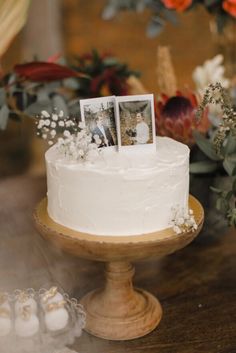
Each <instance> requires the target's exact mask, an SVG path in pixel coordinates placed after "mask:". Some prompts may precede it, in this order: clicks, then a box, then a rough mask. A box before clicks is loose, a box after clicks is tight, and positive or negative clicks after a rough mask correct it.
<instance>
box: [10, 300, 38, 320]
mask: <svg viewBox="0 0 236 353" xmlns="http://www.w3.org/2000/svg"><path fill="white" fill-rule="evenodd" d="M24 306H29V307H30V310H31V313H32V314H37V311H38V306H37V302H36V301H35V300H34V299H33V298H28V299H27V300H25V301H24V302H21V301H19V300H17V301H16V303H15V313H16V316H18V315H20V314H21V311H22V308H23V307H24Z"/></svg>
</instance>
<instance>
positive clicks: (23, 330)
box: [15, 314, 39, 337]
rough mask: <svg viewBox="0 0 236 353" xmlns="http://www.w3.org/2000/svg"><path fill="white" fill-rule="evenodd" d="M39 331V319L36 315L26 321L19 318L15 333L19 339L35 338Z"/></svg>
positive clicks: (16, 321)
mask: <svg viewBox="0 0 236 353" xmlns="http://www.w3.org/2000/svg"><path fill="white" fill-rule="evenodd" d="M38 330H39V319H38V317H37V316H36V315H34V314H33V315H31V316H30V318H29V319H27V320H25V319H23V318H22V317H21V316H18V317H17V318H16V320H15V332H16V334H17V336H19V337H31V336H34V335H35V334H36V333H37V332H38Z"/></svg>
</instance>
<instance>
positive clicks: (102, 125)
mask: <svg viewBox="0 0 236 353" xmlns="http://www.w3.org/2000/svg"><path fill="white" fill-rule="evenodd" d="M80 110H81V120H82V121H83V122H84V123H85V125H86V126H87V128H88V130H89V131H90V132H91V134H92V141H93V142H96V143H97V144H98V146H99V147H108V146H115V145H117V131H116V121H115V97H113V96H110V97H102V98H91V99H81V100H80Z"/></svg>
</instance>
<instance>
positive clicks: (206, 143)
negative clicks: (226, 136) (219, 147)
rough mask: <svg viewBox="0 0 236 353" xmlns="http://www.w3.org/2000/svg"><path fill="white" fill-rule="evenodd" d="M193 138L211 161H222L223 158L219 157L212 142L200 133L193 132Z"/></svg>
mask: <svg viewBox="0 0 236 353" xmlns="http://www.w3.org/2000/svg"><path fill="white" fill-rule="evenodd" d="M193 136H194V139H195V141H196V144H197V145H198V147H199V148H200V150H201V151H202V152H203V153H204V154H205V155H206V156H207V157H209V158H210V159H211V160H213V161H220V160H221V157H219V156H218V155H217V153H216V152H215V150H214V147H213V145H212V142H211V141H210V140H209V139H207V138H206V137H204V136H203V135H202V134H201V133H200V132H199V131H197V130H195V131H193Z"/></svg>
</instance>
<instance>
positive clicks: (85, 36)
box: [0, 0, 219, 178]
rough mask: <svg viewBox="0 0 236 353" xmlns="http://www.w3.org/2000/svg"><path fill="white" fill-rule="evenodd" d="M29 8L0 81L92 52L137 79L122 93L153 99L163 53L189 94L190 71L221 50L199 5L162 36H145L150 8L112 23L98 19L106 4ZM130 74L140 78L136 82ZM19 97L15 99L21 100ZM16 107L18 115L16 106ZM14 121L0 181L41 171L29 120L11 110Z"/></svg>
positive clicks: (43, 3) (0, 142)
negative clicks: (29, 67)
mask: <svg viewBox="0 0 236 353" xmlns="http://www.w3.org/2000/svg"><path fill="white" fill-rule="evenodd" d="M21 1H22V0H21ZM21 1H19V3H20V2H21ZM10 2H11V0H9V3H10ZM13 2H14V1H13ZM28 2H29V10H28V13H27V16H26V20H25V25H24V26H23V28H22V29H21V30H20V32H19V33H17V34H16V36H15V37H14V38H13V40H12V41H11V43H10V45H8V48H7V50H6V51H5V52H4V54H3V55H2V58H1V65H2V75H7V74H8V73H12V71H13V68H14V66H15V65H16V64H22V63H26V62H31V61H33V60H39V61H47V60H48V58H51V59H50V60H51V61H57V62H60V63H61V64H65V60H69V61H71V62H72V63H73V60H74V58H75V57H78V56H80V57H81V56H83V55H84V54H86V53H90V54H91V51H92V50H93V49H96V50H97V53H98V54H99V55H103V54H104V53H106V55H108V54H109V55H111V56H112V57H115V58H116V59H117V62H119V63H126V64H127V68H128V70H127V72H125V73H124V76H125V77H126V78H129V76H132V77H133V78H134V77H135V81H134V82H133V81H132V80H131V81H132V82H131V83H130V85H131V86H130V89H129V90H128V91H127V92H128V93H145V92H148V93H154V94H159V93H161V92H160V91H161V88H160V82H159V83H158V75H160V72H162V70H164V69H163V67H162V64H161V59H160V58H161V56H162V55H164V56H163V58H164V59H163V58H162V59H163V62H164V63H165V62H168V60H169V59H170V60H171V63H170V66H168V65H167V68H166V70H167V71H166V73H167V72H169V71H168V70H169V68H171V69H173V70H174V72H175V74H174V80H176V81H177V83H176V82H175V83H174V86H175V88H177V89H180V90H182V89H186V87H187V88H190V89H194V87H195V84H194V82H193V79H192V74H193V71H194V69H195V68H196V66H198V65H202V64H203V63H204V61H205V60H207V59H211V58H212V57H214V56H215V55H216V53H217V52H219V46H217V44H216V42H215V40H214V37H213V35H212V32H211V29H210V28H211V27H212V16H211V15H210V14H209V13H208V12H207V11H206V9H204V8H203V7H200V6H198V7H196V8H195V9H194V11H187V12H186V11H185V12H181V13H179V16H178V18H179V20H178V24H177V25H175V26H174V25H173V24H171V23H170V22H167V23H166V25H165V28H164V30H163V31H162V32H161V33H160V34H158V35H156V36H152V37H151V38H150V37H148V36H147V33H146V28H147V23H148V21H149V19H150V16H151V13H150V11H149V10H148V9H144V10H143V11H139V12H136V11H121V12H119V13H118V14H117V15H116V16H114V17H113V18H112V19H110V20H104V19H103V18H102V14H104V8H105V5H107V1H106V0H100V1H98V0H90V1H85V0H50V1H49V0H40V1H36V0H32V1H28ZM0 10H1V9H0ZM3 16H4V14H3ZM103 17H104V16H103ZM111 17H112V16H111ZM159 46H162V47H163V46H164V47H168V50H169V51H168V53H167V55H166V53H164V54H163V52H162V53H160V52H159V54H157V53H158V47H159ZM158 55H159V56H158ZM158 60H159V61H158ZM158 65H159V68H158ZM129 70H130V72H131V73H130V74H129ZM158 70H159V71H158ZM133 72H134V73H136V72H139V74H140V75H139V76H138V77H136V76H135V75H133ZM12 79H13V78H12ZM136 79H137V80H136ZM170 80H171V79H170ZM13 81H14V79H13ZM46 81H47V80H46ZM110 91H111V90H110ZM110 91H109V90H105V89H104V87H103V90H101V91H100V92H99V94H98V95H103V94H104V95H105V94H106V93H107V94H110ZM90 93H91V92H89V90H88V91H87V92H86V94H84V95H82V96H87V97H90V96H94V92H93V93H91V94H90ZM14 95H15V96H16V94H15V93H14ZM49 96H50V94H49ZM18 98H19V97H18ZM26 98H27V97H26ZM73 98H75V97H73ZM24 99H25V98H24V97H23V98H22V97H21V98H20V100H21V101H22V102H23V101H24ZM18 101H19V99H18ZM22 102H20V105H21V104H23V103H22ZM17 104H18V103H17ZM17 108H18V110H19V106H18V107H17ZM21 110H24V107H23V109H21ZM16 111H17V109H16ZM36 112H37V111H36ZM34 113H35V111H33V112H32V111H29V110H28V112H27V115H28V116H30V115H31V116H33V115H34ZM38 113H40V110H39V111H38ZM18 115H21V114H18ZM12 117H13V119H9V120H8V122H7V126H6V128H5V129H2V130H0V177H1V178H3V177H7V176H9V175H14V174H19V173H24V172H28V173H33V174H40V173H41V174H42V173H44V166H43V155H44V151H45V149H46V148H47V145H46V143H45V142H44V141H41V140H40V139H38V140H37V139H36V137H35V134H34V130H35V123H34V119H32V120H31V119H27V118H25V117H20V119H18V118H19V116H17V112H16V113H14V116H12ZM0 119H1V118H0ZM18 120H20V121H18Z"/></svg>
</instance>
